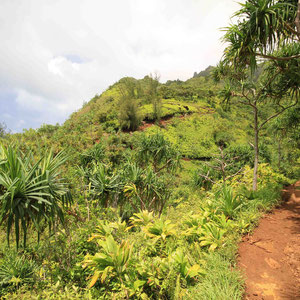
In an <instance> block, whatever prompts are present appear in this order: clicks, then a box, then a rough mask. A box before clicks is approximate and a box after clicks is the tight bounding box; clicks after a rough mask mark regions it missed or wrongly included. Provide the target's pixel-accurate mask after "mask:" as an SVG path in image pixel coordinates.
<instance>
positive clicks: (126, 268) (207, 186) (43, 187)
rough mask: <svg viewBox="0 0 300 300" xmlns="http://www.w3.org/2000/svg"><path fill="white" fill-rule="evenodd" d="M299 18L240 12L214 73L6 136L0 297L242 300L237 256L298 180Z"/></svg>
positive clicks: (292, 12)
mask: <svg viewBox="0 0 300 300" xmlns="http://www.w3.org/2000/svg"><path fill="white" fill-rule="evenodd" d="M296 8H297V2H296V1H288V2H287V1H284V2H283V1H270V0H259V1H252V0H251V1H246V2H245V4H242V9H241V10H240V11H238V12H237V16H238V17H240V18H238V19H237V23H236V24H233V25H232V26H230V27H228V28H227V29H226V33H225V40H226V41H227V42H228V43H229V44H228V48H227V50H226V52H225V54H224V57H223V60H222V62H221V63H220V65H219V66H218V67H216V68H214V67H209V68H208V69H207V70H205V71H204V72H200V73H197V74H195V75H194V77H193V78H191V79H189V80H187V81H185V82H182V81H180V80H177V81H167V82H166V83H165V84H162V83H160V82H159V78H158V76H145V77H144V78H143V79H140V80H137V79H134V78H123V79H121V80H120V81H118V82H117V83H115V84H114V85H112V86H110V87H109V88H108V89H107V90H106V91H105V92H104V93H102V94H101V95H96V96H95V97H94V98H93V99H91V100H90V101H89V102H88V103H86V104H85V105H84V106H83V107H82V108H81V109H80V110H79V111H77V112H74V113H73V114H72V115H71V116H70V118H69V119H68V120H67V121H66V122H65V123H64V124H63V125H61V126H60V125H43V126H41V128H39V129H37V130H34V129H30V130H24V131H23V133H18V134H10V133H5V135H3V134H2V136H1V137H0V139H1V150H0V241H1V243H0V245H1V247H0V297H1V299H2V298H3V299H35V298H36V299H228V300H229V299H230V300H231V299H242V297H243V293H244V287H243V278H242V276H241V274H240V272H239V270H238V269H237V267H236V253H237V244H238V242H239V241H240V239H241V238H242V236H243V235H244V234H246V233H249V232H251V230H253V228H254V227H255V226H256V224H257V222H258V220H259V218H260V217H261V216H262V215H263V214H264V213H265V212H266V211H269V210H271V209H272V208H273V207H274V206H275V205H277V204H278V203H279V201H280V190H281V188H282V186H283V185H286V184H290V183H292V182H294V181H295V180H296V179H298V178H299V175H300V174H299V169H300V168H299V163H300V161H299V154H300V151H299V104H298V102H297V101H298V97H299V95H298V94H299V74H298V73H297V72H295V70H297V68H299V57H298V56H297V55H298V54H295V53H294V52H293V51H294V50H295V51H296V50H297V47H299V45H297V44H296V43H294V40H296V39H298V32H299V30H298V27H297V26H298V25H297V24H298V23H299V21H298V20H299V16H298V15H297V13H296V11H297V9H296ZM297 22H298V23H297ZM270 24H271V25H272V26H271V25H270ZM298 53H299V52H298ZM296 73H297V74H296ZM270 78H272V80H270ZM214 79H218V83H217V84H216V83H215V81H214ZM224 99H225V100H226V101H225V102H224ZM229 104H230V105H229ZM233 104H234V105H233ZM49 149H52V150H49ZM253 174H254V176H253ZM253 188H254V189H253ZM36 233H37V235H38V239H36ZM22 238H23V243H22V246H23V247H20V244H21V243H20V240H21V239H22ZM6 240H7V242H6Z"/></svg>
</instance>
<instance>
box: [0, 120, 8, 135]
mask: <svg viewBox="0 0 300 300" xmlns="http://www.w3.org/2000/svg"><path fill="white" fill-rule="evenodd" d="M6 134H7V126H6V124H5V123H1V122H0V138H4V137H5V135H6Z"/></svg>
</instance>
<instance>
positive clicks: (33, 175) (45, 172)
mask: <svg viewBox="0 0 300 300" xmlns="http://www.w3.org/2000/svg"><path fill="white" fill-rule="evenodd" d="M66 160H67V157H66V155H65V154H64V153H62V152H60V153H59V154H57V155H56V156H55V157H53V154H52V152H48V153H45V155H44V156H43V157H42V158H41V159H40V160H38V161H35V160H34V159H33V155H32V153H30V152H29V153H28V154H26V155H25V154H23V153H22V152H20V151H19V150H17V149H15V148H14V147H12V146H8V147H5V146H1V148H0V224H3V223H6V235H7V242H8V244H9V237H10V235H11V229H12V227H13V224H14V229H15V230H14V231H15V236H16V245H17V248H18V247H19V238H20V231H23V246H24V248H25V247H26V240H27V229H28V227H29V226H30V224H32V223H33V224H34V226H35V228H36V229H37V231H38V238H39V234H40V232H41V225H42V221H45V222H46V223H48V225H49V228H51V226H53V225H54V223H55V220H56V218H57V217H58V218H59V220H60V221H61V222H63V221H64V216H63V211H62V207H63V206H64V205H65V204H68V203H69V202H70V201H71V197H70V193H69V189H68V186H67V183H66V182H65V180H64V179H63V178H60V172H59V168H60V167H61V165H62V164H63V163H64V162H65V161H66Z"/></svg>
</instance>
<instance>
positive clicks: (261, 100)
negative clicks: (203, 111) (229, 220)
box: [213, 0, 300, 190]
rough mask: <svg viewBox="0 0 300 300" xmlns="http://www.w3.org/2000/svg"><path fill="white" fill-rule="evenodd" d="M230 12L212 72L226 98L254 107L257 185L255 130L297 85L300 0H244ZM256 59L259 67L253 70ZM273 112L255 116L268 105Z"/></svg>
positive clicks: (284, 105)
mask: <svg viewBox="0 0 300 300" xmlns="http://www.w3.org/2000/svg"><path fill="white" fill-rule="evenodd" d="M241 5H242V9H241V10H239V11H237V12H236V13H235V14H234V16H235V17H238V21H237V22H236V24H233V25H231V26H230V27H227V28H226V34H225V35H224V42H226V43H228V46H227V47H226V49H225V51H224V56H223V61H221V62H220V64H219V65H218V67H217V68H216V69H215V70H214V71H213V77H214V79H215V80H217V81H219V80H221V79H225V87H224V89H223V91H222V96H223V97H224V100H225V101H227V102H229V101H230V100H231V99H233V98H235V99H236V101H237V102H238V103H240V104H243V105H247V106H249V107H251V108H252V111H253V128H254V144H253V148H254V173H253V190H256V189H257V169H258V156H259V146H258V145H259V133H260V131H261V130H262V129H263V127H264V126H265V125H266V124H267V123H268V122H269V121H270V120H272V119H273V118H276V117H277V116H279V115H280V114H282V113H283V112H284V111H286V110H287V109H289V108H291V107H293V106H295V105H297V103H298V98H299V84H300V74H299V67H300V59H299V58H300V54H299V53H300V44H299V40H300V31H299V26H298V25H299V18H300V1H298V12H297V1H274V0H248V1H246V3H245V4H241ZM258 63H262V65H260V67H261V68H262V72H261V75H260V76H257V73H256V72H255V71H256V70H257V68H258ZM269 103H272V104H273V109H272V110H273V113H272V114H270V115H268V116H267V117H265V118H264V119H262V120H259V117H260V112H261V111H262V108H263V107H264V106H265V105H266V104H269ZM272 110H271V111H272Z"/></svg>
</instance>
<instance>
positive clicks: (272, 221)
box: [238, 181, 300, 300]
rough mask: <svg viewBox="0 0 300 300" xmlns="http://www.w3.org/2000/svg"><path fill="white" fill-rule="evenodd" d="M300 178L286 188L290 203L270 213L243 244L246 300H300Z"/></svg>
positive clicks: (240, 254)
mask: <svg viewBox="0 0 300 300" xmlns="http://www.w3.org/2000/svg"><path fill="white" fill-rule="evenodd" d="M299 188H300V181H298V182H297V183H296V184H295V185H292V186H289V187H288V188H287V189H286V190H284V191H283V200H285V201H286V202H285V203H284V204H283V205H282V206H281V207H280V208H277V209H274V210H273V212H272V213H271V214H268V215H266V216H265V217H264V218H263V219H262V220H261V221H260V223H259V226H258V227H257V228H256V229H255V230H254V232H253V234H252V235H251V236H246V237H245V238H244V239H243V241H242V243H241V244H240V247H239V259H238V264H239V268H240V269H241V271H242V272H243V274H244V275H245V279H246V282H245V283H246V293H245V297H244V299H245V300H254V299H255V300H282V299H284V300H287V299H288V300H296V299H298V300H299V299H300V189H299Z"/></svg>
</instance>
